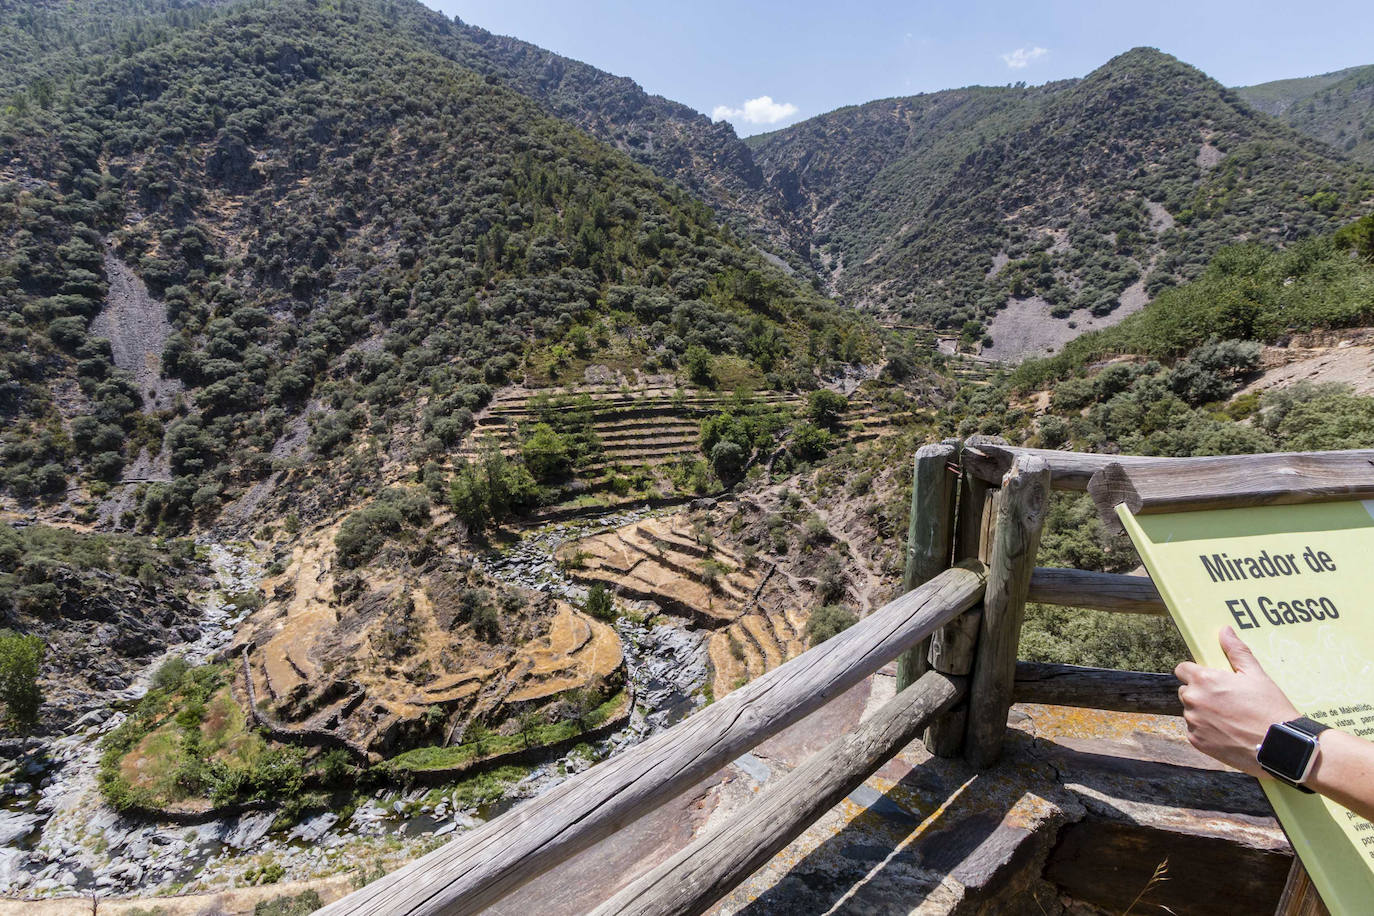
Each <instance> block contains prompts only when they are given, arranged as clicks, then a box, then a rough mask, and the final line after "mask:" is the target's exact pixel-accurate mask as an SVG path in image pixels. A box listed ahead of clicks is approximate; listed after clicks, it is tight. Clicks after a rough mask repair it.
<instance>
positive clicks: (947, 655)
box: [922, 436, 1006, 757]
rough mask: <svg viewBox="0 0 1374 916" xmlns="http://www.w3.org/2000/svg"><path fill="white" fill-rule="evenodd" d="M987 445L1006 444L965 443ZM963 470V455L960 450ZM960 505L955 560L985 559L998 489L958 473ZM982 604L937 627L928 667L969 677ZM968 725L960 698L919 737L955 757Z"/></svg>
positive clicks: (985, 439)
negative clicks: (994, 500)
mask: <svg viewBox="0 0 1374 916" xmlns="http://www.w3.org/2000/svg"><path fill="white" fill-rule="evenodd" d="M985 445H1006V440H1005V439H1002V438H1001V437H997V436H970V437H969V438H968V439H967V441H965V443H964V446H965V448H966V449H967V448H973V449H977V448H980V447H982V446H985ZM960 470H961V471H962V470H963V454H962V452H961V454H960ZM959 478H960V479H959V505H958V509H957V511H956V513H955V514H956V520H955V525H954V559H955V560H962V559H965V558H969V559H977V560H978V561H979V562H981V563H985V564H986V563H987V550H988V543H989V540H990V538H991V533H992V532H991V524H990V521H991V518H992V515H993V511H994V510H993V497H994V495H995V494H996V490H995V489H994V488H992V487H989V486H988V484H987V482H986V481H983V480H979V479H978V478H977V477H974V476H973V475H972V474H969V473H966V472H965V473H960V475H959ZM982 620H983V612H982V609H981V608H974V609H973V610H970V611H966V612H965V613H963V614H960V615H959V616H958V617H956V618H954V619H953V620H951V621H950V622H949V623H947V624H945V625H944V626H943V627H941V628H940V629H938V630H936V631H935V635H934V636H932V637H931V638H930V668H931V670H932V671H939V672H940V673H942V674H951V675H958V676H960V677H964V676H967V675H968V674H969V673H970V672H971V671H972V670H973V658H974V655H975V653H976V651H977V647H978V629H979V627H980V626H981V625H982ZM967 730H968V705H967V704H965V703H960V704H958V705H956V706H955V707H954V708H953V709H950V710H948V711H947V712H945V713H943V714H941V715H939V716H936V717H935V719H934V721H932V722H931V723H930V726H929V727H928V728H927V729H926V733H925V734H924V735H923V736H922V740H923V741H925V744H926V747H927V748H928V749H929V750H930V752H931V753H932V754H934V755H935V756H937V757H958V756H959V755H960V754H962V753H963V751H964V732H966V731H967Z"/></svg>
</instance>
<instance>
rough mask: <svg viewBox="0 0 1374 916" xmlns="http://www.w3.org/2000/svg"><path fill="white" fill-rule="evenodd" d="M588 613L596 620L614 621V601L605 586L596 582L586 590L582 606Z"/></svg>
mask: <svg viewBox="0 0 1374 916" xmlns="http://www.w3.org/2000/svg"><path fill="white" fill-rule="evenodd" d="M583 610H585V611H586V612H587V613H588V614H590V615H591V616H593V617H595V618H596V619H598V620H606V621H612V622H614V621H615V618H616V613H615V602H614V601H613V600H612V599H611V593H610V592H609V591H607V589H606V586H604V585H602V584H601V583H600V582H597V583H595V584H593V585H592V587H591V588H590V589H588V590H587V603H586V604H585V605H584V606H583Z"/></svg>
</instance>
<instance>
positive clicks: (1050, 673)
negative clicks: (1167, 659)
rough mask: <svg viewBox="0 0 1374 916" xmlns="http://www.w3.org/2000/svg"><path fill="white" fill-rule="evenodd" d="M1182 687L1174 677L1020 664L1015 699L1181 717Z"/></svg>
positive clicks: (1104, 669) (1170, 675) (1075, 667)
mask: <svg viewBox="0 0 1374 916" xmlns="http://www.w3.org/2000/svg"><path fill="white" fill-rule="evenodd" d="M1178 686H1179V685H1178V679H1177V678H1175V677H1174V676H1173V675H1172V674H1154V673H1151V672H1148V671H1119V670H1117V669H1115V668H1085V667H1081V666H1079V665H1048V664H1042V663H1040V662H1017V663H1016V681H1015V683H1014V684H1013V685H1012V699H1013V700H1014V701H1015V702H1017V703H1044V704H1046V705H1048V706H1081V707H1084V708H1085V709H1109V710H1111V711H1113V712H1138V713H1149V714H1151V715H1158V716H1181V715H1183V704H1182V703H1181V702H1180V701H1179V699H1178Z"/></svg>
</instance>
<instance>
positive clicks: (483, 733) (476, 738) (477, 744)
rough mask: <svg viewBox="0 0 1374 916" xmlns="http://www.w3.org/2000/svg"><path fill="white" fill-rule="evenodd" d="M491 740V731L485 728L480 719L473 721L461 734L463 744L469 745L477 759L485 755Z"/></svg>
mask: <svg viewBox="0 0 1374 916" xmlns="http://www.w3.org/2000/svg"><path fill="white" fill-rule="evenodd" d="M491 739H492V732H491V729H489V728H487V726H486V723H484V722H482V720H480V719H473V720H472V722H470V723H468V727H467V729H466V730H464V732H463V743H464V744H471V745H472V750H473V752H474V753H475V754H476V756H478V757H481V756H483V755H484V754H486V752H487V748H488V747H489V746H490V745H491Z"/></svg>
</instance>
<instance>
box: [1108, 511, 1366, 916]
mask: <svg viewBox="0 0 1374 916" xmlns="http://www.w3.org/2000/svg"><path fill="white" fill-rule="evenodd" d="M1117 514H1118V515H1119V516H1120V517H1121V521H1122V523H1123V524H1124V525H1125V526H1126V531H1127V532H1128V533H1129V534H1130V536H1131V540H1132V541H1134V542H1135V545H1136V549H1137V550H1139V551H1140V556H1141V557H1142V558H1143V559H1144V560H1145V566H1146V568H1147V569H1149V571H1150V576H1151V577H1152V578H1153V579H1154V581H1155V585H1156V586H1157V587H1158V588H1159V591H1160V594H1161V595H1162V596H1163V597H1164V602H1165V604H1167V605H1168V606H1169V612H1170V613H1171V614H1172V615H1173V618H1174V622H1175V623H1177V624H1178V628H1179V630H1180V631H1182V633H1183V638H1184V640H1185V641H1186V642H1187V643H1188V648H1189V649H1190V650H1191V651H1192V653H1193V657H1194V659H1196V660H1197V661H1198V662H1199V663H1200V664H1203V665H1207V666H1209V667H1213V668H1223V669H1227V670H1229V669H1230V663H1229V662H1228V661H1227V659H1226V654H1225V653H1224V652H1222V650H1221V645H1220V643H1219V642H1218V641H1217V633H1218V631H1219V630H1220V629H1221V628H1222V627H1224V626H1231V627H1234V628H1235V631H1236V633H1237V634H1239V636H1240V638H1241V639H1242V640H1243V641H1244V642H1245V643H1246V645H1248V646H1249V647H1250V649H1251V650H1252V651H1253V652H1254V653H1255V656H1256V657H1257V658H1258V659H1259V660H1260V663H1261V664H1262V665H1264V669H1265V671H1267V672H1268V673H1269V675H1270V676H1271V677H1272V678H1273V679H1274V680H1275V682H1277V683H1278V685H1279V686H1280V687H1282V688H1283V691H1284V692H1285V693H1286V694H1288V697H1289V699H1291V700H1292V701H1293V704H1294V705H1295V706H1297V707H1298V709H1299V710H1300V711H1302V713H1303V714H1304V715H1306V716H1309V717H1311V718H1313V719H1317V720H1318V721H1320V722H1322V723H1324V724H1326V725H1329V726H1331V727H1332V728H1339V729H1343V730H1345V731H1348V732H1352V733H1354V734H1356V735H1359V736H1361V737H1364V738H1370V739H1374V501H1364V502H1334V503H1316V504H1308V505H1299V506H1264V507H1259V508H1247V509H1218V510H1211V511H1205V512H1177V513H1171V514H1163V515H1141V516H1134V515H1132V514H1131V513H1130V511H1129V510H1127V509H1126V507H1125V506H1118V507H1117ZM1260 782H1261V785H1263V787H1264V791H1265V794H1266V795H1268V796H1269V801H1270V803H1271V804H1273V806H1274V811H1275V813H1277V814H1278V816H1279V821H1280V822H1281V823H1282V824H1283V828H1284V830H1285V831H1286V832H1287V833H1288V837H1289V839H1290V840H1291V841H1292V843H1293V846H1294V848H1295V849H1297V851H1298V854H1299V856H1300V857H1301V858H1302V862H1303V865H1304V866H1305V867H1306V868H1307V871H1308V874H1310V875H1311V877H1312V880H1313V883H1315V884H1316V886H1317V889H1318V890H1319V891H1320V892H1321V895H1322V899H1323V901H1324V902H1325V903H1326V905H1327V907H1328V908H1329V909H1330V910H1331V912H1332V913H1334V914H1343V913H1351V914H1353V913H1368V912H1371V910H1374V823H1370V822H1369V821H1366V820H1365V819H1363V818H1361V817H1359V816H1357V815H1355V814H1352V813H1350V812H1349V811H1347V810H1346V809H1345V808H1343V807H1341V806H1340V805H1337V804H1335V803H1334V802H1331V801H1328V800H1326V799H1324V798H1322V797H1321V796H1319V795H1308V794H1306V793H1302V792H1299V791H1298V790H1296V789H1294V788H1291V787H1290V786H1286V785H1283V784H1281V783H1280V782H1278V781H1277V780H1274V779H1263V780H1261V781H1260Z"/></svg>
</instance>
